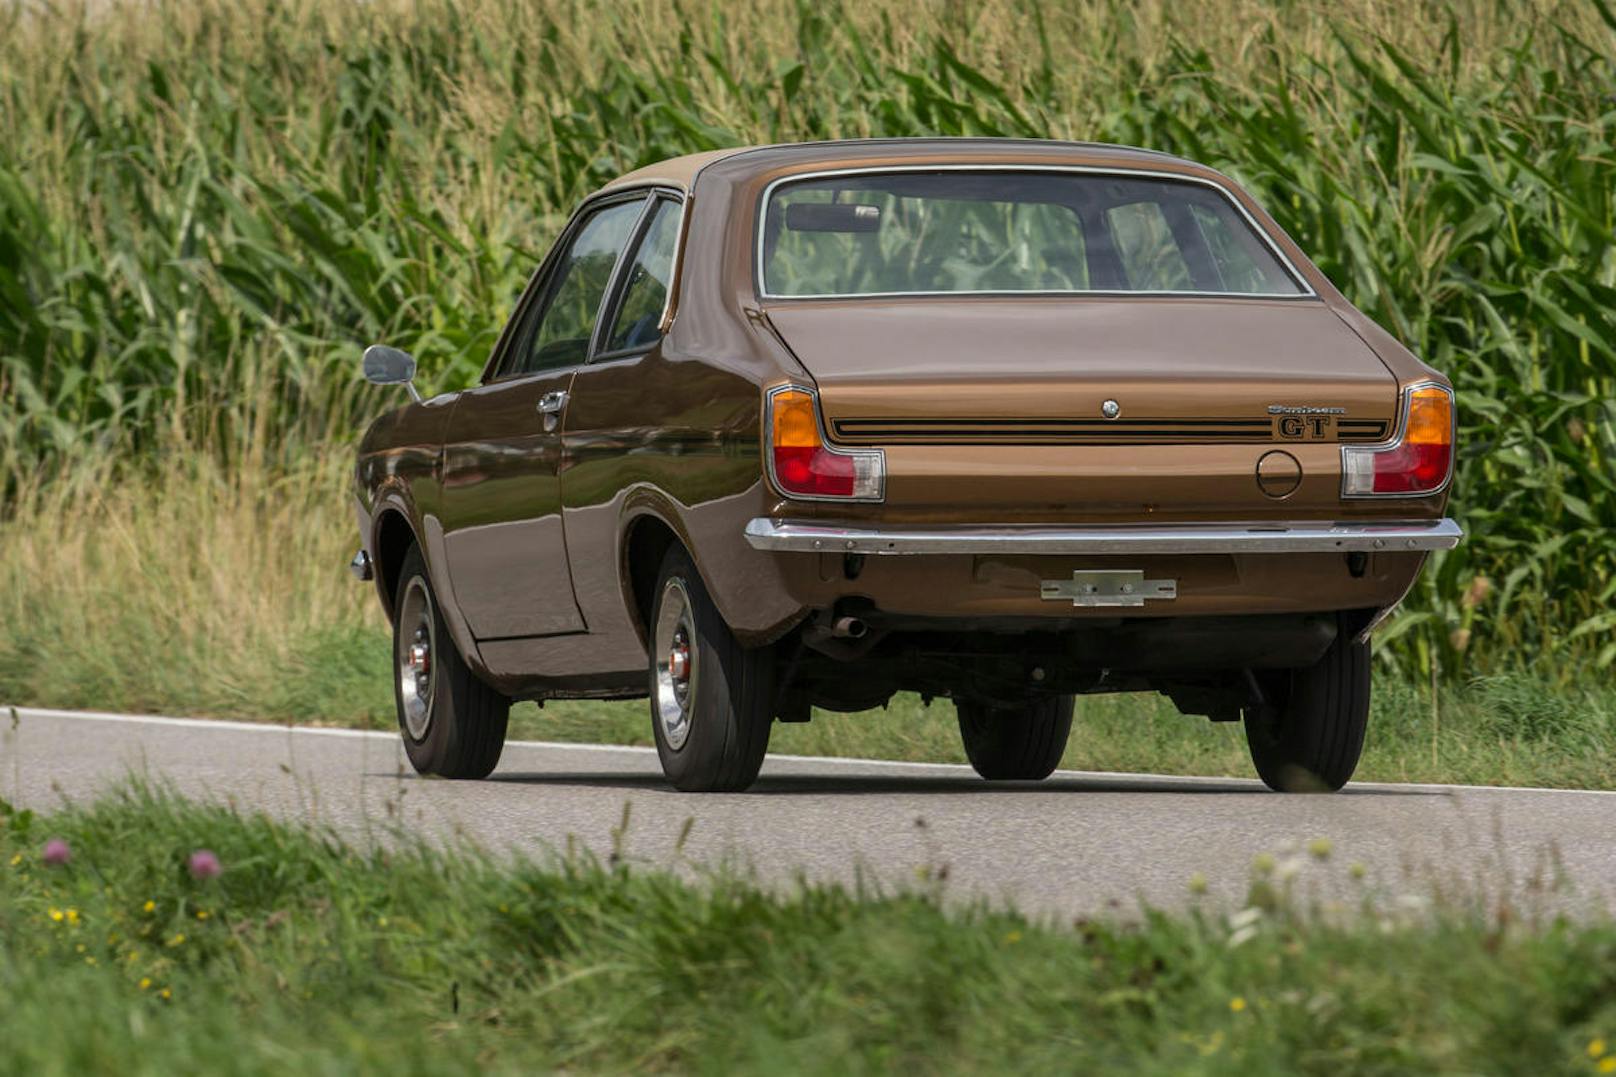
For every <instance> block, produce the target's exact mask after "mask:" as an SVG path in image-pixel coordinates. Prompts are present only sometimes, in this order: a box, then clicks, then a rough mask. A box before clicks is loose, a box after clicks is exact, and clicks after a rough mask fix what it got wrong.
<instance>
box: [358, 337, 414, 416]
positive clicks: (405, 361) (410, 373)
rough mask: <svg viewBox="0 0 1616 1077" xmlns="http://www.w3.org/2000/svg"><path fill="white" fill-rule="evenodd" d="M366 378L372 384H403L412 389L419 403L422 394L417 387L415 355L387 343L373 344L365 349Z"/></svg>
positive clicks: (411, 391) (411, 394)
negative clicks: (390, 346) (391, 346)
mask: <svg viewBox="0 0 1616 1077" xmlns="http://www.w3.org/2000/svg"><path fill="white" fill-rule="evenodd" d="M364 366H365V380H366V381H368V382H370V383H371V384H372V385H402V386H404V388H406V389H408V390H409V391H410V398H411V399H412V400H414V401H415V402H416V403H417V404H419V403H420V402H421V394H420V392H419V391H418V390H417V389H416V388H415V356H413V355H411V354H410V353H409V352H401V351H399V350H398V349H397V348H389V347H388V346H387V345H385V344H372V345H371V346H370V347H368V348H366V349H365V359H364Z"/></svg>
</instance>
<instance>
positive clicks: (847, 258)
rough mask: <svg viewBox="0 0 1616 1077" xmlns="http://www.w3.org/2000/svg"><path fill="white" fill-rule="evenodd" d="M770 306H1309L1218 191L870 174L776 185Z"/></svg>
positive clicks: (769, 226) (769, 242)
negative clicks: (1081, 298)
mask: <svg viewBox="0 0 1616 1077" xmlns="http://www.w3.org/2000/svg"><path fill="white" fill-rule="evenodd" d="M759 247H760V250H759V260H760V265H761V275H762V281H763V291H764V293H765V294H767V295H772V296H798V297H803V296H858V295H894V294H897V295H916V294H919V295H929V294H961V293H970V292H1139V293H1153V292H1193V293H1203V294H1215V295H1267V296H1292V295H1303V294H1306V293H1305V290H1304V289H1303V288H1302V286H1301V285H1300V284H1299V283H1298V282H1297V280H1296V278H1295V277H1294V276H1293V275H1292V274H1291V273H1290V271H1289V270H1288V269H1287V268H1286V267H1285V265H1284V263H1282V262H1281V261H1280V259H1279V257H1278V255H1276V254H1275V253H1274V251H1273V249H1272V248H1271V247H1270V246H1269V245H1268V243H1267V241H1266V240H1265V239H1264V238H1263V237H1262V236H1261V235H1259V234H1258V232H1257V230H1256V229H1255V227H1254V226H1253V225H1252V224H1251V223H1250V222H1249V221H1248V220H1247V219H1246V217H1245V215H1244V214H1242V213H1241V212H1240V211H1239V210H1238V209H1236V208H1235V206H1234V205H1233V204H1232V203H1231V202H1230V201H1229V198H1228V197H1227V196H1226V195H1224V194H1223V193H1222V192H1221V191H1219V190H1217V189H1216V188H1214V187H1210V186H1207V185H1204V184H1200V183H1193V182H1184V181H1177V180H1163V179H1153V178H1147V177H1134V176H1126V175H1123V174H1113V173H1075V172H1065V173H1060V172H993V171H907V172H868V173H860V174H855V175H840V176H834V177H821V178H816V179H807V180H800V181H796V182H787V183H782V184H780V185H779V186H777V187H775V188H774V189H773V191H772V192H771V193H770V195H769V202H768V206H767V207H766V209H765V212H764V219H763V234H762V236H761V237H760V243H759Z"/></svg>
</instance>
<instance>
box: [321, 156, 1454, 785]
mask: <svg viewBox="0 0 1616 1077" xmlns="http://www.w3.org/2000/svg"><path fill="white" fill-rule="evenodd" d="M365 371H366V374H367V376H368V377H370V379H371V380H372V381H376V382H380V383H396V382H406V383H407V382H409V380H410V378H411V377H412V376H413V371H414V362H413V361H412V360H411V359H410V358H409V357H408V356H407V355H405V354H404V353H402V352H397V351H394V350H392V349H389V348H382V347H376V348H372V349H370V350H369V351H367V352H366V355H365ZM411 394H412V396H414V395H415V394H414V390H413V386H412V387H411ZM1453 429H1454V415H1453V394H1452V390H1451V388H1450V387H1449V384H1448V382H1447V381H1446V379H1444V378H1443V377H1442V376H1441V375H1440V374H1438V373H1437V372H1436V371H1434V370H1432V369H1431V368H1430V367H1427V366H1425V365H1424V364H1423V363H1421V362H1420V361H1419V360H1418V359H1416V358H1415V357H1414V356H1413V355H1411V354H1410V353H1409V352H1408V351H1407V350H1406V349H1405V348H1403V347H1402V345H1400V344H1398V343H1397V341H1395V340H1393V339H1392V338H1391V337H1390V336H1388V335H1387V334H1386V333H1385V332H1384V331H1382V330H1381V329H1380V327H1379V326H1377V325H1376V324H1375V323H1374V322H1372V321H1370V320H1369V319H1368V318H1367V317H1365V316H1364V315H1363V314H1361V313H1360V312H1359V311H1357V310H1356V309H1354V308H1353V307H1352V306H1351V305H1350V304H1349V303H1348V302H1347V301H1346V300H1345V299H1343V298H1342V296H1341V294H1340V293H1339V292H1337V291H1336V290H1335V289H1334V288H1332V287H1331V286H1330V282H1329V281H1328V280H1326V279H1325V278H1324V276H1323V275H1322V274H1321V273H1320V272H1319V271H1318V269H1317V268H1316V267H1314V265H1313V264H1312V263H1311V262H1309V261H1308V259H1307V256H1306V255H1304V254H1303V253H1302V251H1301V250H1300V249H1298V248H1297V246H1296V244H1295V243H1293V242H1292V241H1291V240H1290V239H1289V238H1288V237H1287V236H1286V235H1285V234H1284V233H1283V232H1282V231H1281V230H1280V229H1279V228H1278V227H1277V226H1276V225H1275V224H1274V222H1273V220H1272V219H1271V218H1269V216H1268V215H1267V214H1266V213H1264V212H1263V210H1262V208H1261V207H1259V206H1258V205H1257V204H1256V203H1255V202H1253V201H1252V199H1251V198H1250V196H1248V195H1247V194H1246V193H1245V192H1243V191H1242V190H1241V189H1240V188H1239V187H1237V186H1236V185H1235V184H1234V183H1232V182H1231V181H1230V180H1229V179H1228V178H1227V177H1226V176H1223V175H1221V174H1219V173H1218V172H1215V171H1213V170H1212V169H1209V168H1206V167H1203V166H1201V165H1198V164H1195V163H1193V162H1191V161H1186V160H1183V159H1181V158H1177V157H1170V156H1167V155H1165V154H1160V153H1153V152H1149V151H1145V150H1136V149H1124V148H1118V147H1111V146H1098V145H1083V144H1072V143H1054V142H1033V141H1025V142H1024V141H1004V140H986V139H983V140H977V139H969V140H955V139H925V140H920V139H916V140H897V141H859V142H826V143H818V144H812V145H793V146H769V147H763V148H757V149H740V150H725V151H719V152H713V153H705V154H698V155H695V156H691V157H681V158H677V159H675V160H671V161H665V162H663V163H662V164H658V165H652V166H651V167H649V168H643V169H640V170H638V171H635V172H631V173H629V174H628V175H626V176H624V177H622V178H621V179H619V180H616V181H615V182H613V183H610V184H608V185H607V186H606V187H605V188H604V189H602V190H601V191H599V192H598V193H597V194H595V195H594V196H593V197H591V198H589V199H588V200H587V201H585V202H584V203H583V205H582V206H580V207H579V209H578V211H577V213H576V214H575V215H574V216H573V218H572V221H571V223H570V224H568V226H567V228H566V230H565V232H563V233H562V235H561V238H560V239H559V241H558V242H557V243H556V244H555V247H554V248H553V249H552V250H551V252H550V254H549V255H548V256H547V257H546V258H545V260H544V262H543V264H542V265H540V266H539V268H538V271H537V272H536V273H535V274H534V276H533V279H532V282H531V283H530V284H529V285H528V287H527V289H526V291H525V293H524V294H523V295H522V297H521V299H520V301H519V302H518V303H517V305H516V310H515V313H514V314H513V316H512V317H511V319H510V322H509V324H508V325H507V326H506V327H505V329H504V332H503V333H502V334H501V336H500V338H499V342H498V343H497V344H496V345H495V346H494V350H493V354H492V355H491V356H490V357H489V359H488V364H487V367H486V369H485V370H484V371H483V375H482V378H481V381H480V382H479V383H478V384H477V385H475V386H473V387H471V388H469V389H465V390H463V391H460V392H455V393H447V394H444V395H441V396H437V397H433V398H432V399H429V400H421V399H420V398H419V397H418V396H417V397H416V398H415V400H414V402H413V403H410V404H408V405H406V406H404V407H402V408H399V409H398V410H396V411H393V412H391V413H389V414H387V415H385V416H383V417H382V418H381V419H379V420H377V421H376V422H375V423H374V424H373V425H372V426H371V427H370V429H369V431H368V432H367V433H366V434H365V437H364V441H363V444H362V446H361V448H360V452H359V463H358V470H357V474H356V485H357V492H358V502H359V506H358V507H359V530H360V535H361V538H362V539H363V543H364V546H363V549H361V551H360V552H359V553H358V554H357V555H356V557H355V559H354V565H353V567H354V570H355V572H356V574H358V575H359V576H360V577H361V578H374V580H375V581H376V586H377V591H378V593H379V595H380V597H381V600H382V604H383V605H384V607H385V608H386V609H387V612H388V614H389V616H390V618H391V620H392V623H393V626H394V635H395V649H394V653H395V659H396V661H395V667H396V668H395V680H396V688H397V696H398V710H399V725H400V727H401V728H402V730H403V734H404V741H405V745H406V747H407V749H408V752H409V756H410V760H411V762H412V763H413V764H414V765H415V767H416V769H418V770H419V771H421V772H422V773H428V774H440V775H444V776H446V777H480V776H483V775H486V774H487V773H488V772H489V771H490V770H492V769H493V767H494V765H495V763H496V762H497V761H498V758H499V754H500V749H501V746H502V743H503V741H504V737H505V727H506V716H507V712H508V710H509V706H510V702H511V700H513V699H540V700H542V699H551V698H571V697H590V698H627V697H639V696H645V695H649V696H650V700H651V726H652V730H653V732H654V735H655V738H656V744H657V750H658V753H659V754H660V756H661V759H662V765H663V768H664V770H665V772H666V773H667V776H668V779H669V780H670V781H671V782H672V783H673V784H674V785H676V786H677V787H679V788H680V789H690V790H718V789H728V790H735V789H744V788H745V787H746V786H747V785H748V784H750V783H751V782H752V781H753V779H754V778H755V777H756V776H757V773H758V768H759V766H760V765H761V763H762V760H763V756H764V752H765V750H766V748H767V745H768V740H769V730H770V726H771V724H772V723H773V722H774V721H775V720H779V721H784V722H803V721H808V720H809V717H810V715H811V714H812V708H814V707H820V708H824V709H826V710H833V711H862V710H866V709H869V708H871V707H877V706H879V705H881V704H882V703H884V702H885V701H886V700H887V699H888V698H889V697H890V696H891V695H892V694H893V693H894V692H899V691H913V692H918V693H920V694H921V695H922V696H924V697H944V698H946V699H948V700H951V701H952V702H953V705H954V707H955V709H956V711H957V712H958V717H959V727H960V734H961V736H962V737H963V738H964V744H965V750H966V753H967V754H968V755H969V757H970V760H971V763H972V764H973V765H974V766H975V767H976V769H977V771H978V772H979V773H981V774H982V776H983V777H986V778H995V779H1037V778H1042V777H1044V776H1046V775H1048V774H1049V773H1050V772H1051V770H1052V769H1053V768H1054V767H1055V765H1056V763H1057V762H1058V760H1059V759H1060V757H1061V752H1062V749H1063V747H1064V745H1065V743H1066V738H1067V734H1068V731H1069V729H1070V727H1071V722H1072V714H1073V701H1074V699H1075V697H1078V696H1082V695H1087V694H1092V693H1097V692H1125V691H1155V692H1160V693H1163V694H1165V695H1166V696H1168V697H1169V698H1171V699H1172V701H1173V702H1174V703H1175V704H1176V705H1177V706H1178V708H1179V709H1180V710H1182V711H1184V712H1185V713H1187V714H1199V715H1205V716H1207V717H1209V718H1211V719H1212V720H1213V721H1234V720H1237V719H1242V718H1243V719H1244V721H1245V728H1246V732H1247V736H1248V739H1249V741H1250V744H1251V753H1252V758H1253V759H1254V761H1255V762H1256V766H1257V772H1258V773H1259V774H1260V775H1261V776H1262V778H1263V780H1264V781H1265V782H1267V783H1268V784H1269V785H1270V786H1272V787H1273V788H1275V789H1282V790H1303V789H1335V788H1339V787H1340V786H1341V785H1342V784H1344V783H1345V782H1346V781H1347V779H1348V778H1349V777H1350V776H1351V774H1352V771H1353V768H1354V766H1355V765H1356V763H1357V760H1358V756H1359V753H1360V751H1361V749H1362V745H1363V737H1364V726H1365V722H1366V718H1367V714H1368V707H1369V684H1370V671H1369V633H1370V630H1371V629H1373V628H1374V626H1375V625H1376V623H1377V622H1379V621H1380V620H1381V619H1382V618H1383V617H1385V616H1386V614H1387V613H1388V612H1389V611H1390V610H1391V609H1392V608H1393V607H1395V606H1396V605H1397V603H1398V601H1399V600H1400V599H1401V598H1402V597H1403V595H1404V594H1405V593H1406V592H1407V591H1408V589H1409V587H1410V585H1411V584H1412V583H1413V582H1414V579H1415V577H1416V575H1417V574H1418V573H1419V570H1420V566H1421V564H1422V563H1423V562H1424V560H1425V556H1426V553H1427V551H1430V550H1435V549H1445V548H1448V547H1451V546H1453V545H1454V544H1455V543H1457V542H1458V541H1459V539H1460V531H1459V529H1458V527H1456V526H1455V525H1454V523H1453V521H1451V520H1449V519H1446V518H1444V516H1443V509H1444V507H1445V504H1446V501H1447V494H1446V491H1447V487H1448V481H1449V478H1450V476H1451V474H1452V470H1453V452H1454V446H1453Z"/></svg>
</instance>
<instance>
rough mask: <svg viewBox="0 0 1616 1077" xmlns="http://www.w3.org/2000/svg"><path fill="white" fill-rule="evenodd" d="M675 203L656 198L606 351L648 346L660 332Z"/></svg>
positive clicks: (675, 232)
mask: <svg viewBox="0 0 1616 1077" xmlns="http://www.w3.org/2000/svg"><path fill="white" fill-rule="evenodd" d="M679 208H680V207H679V203H677V202H675V201H673V200H671V199H667V198H662V199H658V200H657V205H656V209H654V210H653V211H652V214H651V222H650V224H648V225H647V226H646V229H645V235H644V237H643V238H642V239H641V240H640V245H639V247H638V248H637V249H636V250H635V252H634V260H633V261H632V262H631V263H630V264H629V268H628V279H627V280H625V281H624V282H623V299H622V301H621V302H620V303H619V304H618V307H617V317H616V319H615V320H614V321H613V323H612V329H611V332H610V333H609V334H608V335H607V338H606V343H605V345H604V347H603V348H602V350H603V351H606V352H620V351H630V350H633V349H636V348H649V347H650V346H651V345H652V344H654V343H656V340H657V337H658V336H660V335H661V332H662V329H661V325H662V311H663V309H664V308H665V307H666V306H667V302H668V287H669V284H670V282H671V281H672V279H673V249H674V246H675V244H676V243H677V242H678V239H679Z"/></svg>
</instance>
